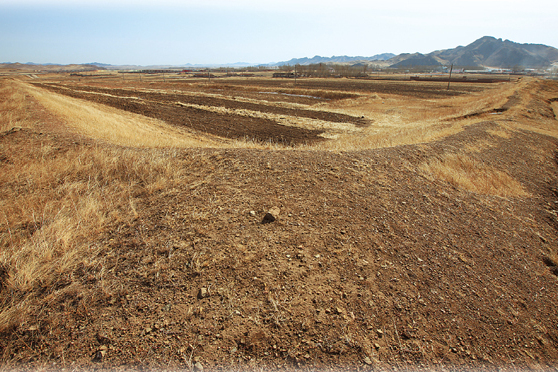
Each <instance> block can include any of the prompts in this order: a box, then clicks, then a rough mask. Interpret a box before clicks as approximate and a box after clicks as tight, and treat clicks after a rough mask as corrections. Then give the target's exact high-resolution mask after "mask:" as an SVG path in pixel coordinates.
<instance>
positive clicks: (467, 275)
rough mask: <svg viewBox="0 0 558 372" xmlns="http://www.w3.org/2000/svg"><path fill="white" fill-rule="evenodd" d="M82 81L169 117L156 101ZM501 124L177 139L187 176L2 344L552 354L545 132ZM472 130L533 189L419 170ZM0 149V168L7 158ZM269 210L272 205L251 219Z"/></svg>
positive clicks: (350, 354)
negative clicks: (238, 142) (426, 134)
mask: <svg viewBox="0 0 558 372" xmlns="http://www.w3.org/2000/svg"><path fill="white" fill-rule="evenodd" d="M545 84H546V85H544V86H545V88H546V89H548V90H549V91H551V92H554V94H556V92H558V87H557V86H556V84H555V83H545ZM318 85H319V84H318ZM313 87H314V88H316V87H315V86H313ZM72 94H74V93H72ZM426 94H427V95H430V94H431V93H430V92H427V93H426ZM83 97H84V98H87V99H93V98H92V96H91V97H90V96H83ZM96 97H98V98H99V101H98V102H102V103H104V104H109V105H113V106H116V107H123V108H125V109H128V110H130V111H133V112H140V113H141V112H145V113H146V114H147V115H150V116H151V115H155V116H156V117H159V118H163V119H165V120H169V122H171V123H172V122H173V120H175V119H173V118H176V117H178V114H175V113H174V111H172V110H173V109H174V108H173V107H170V106H164V107H166V108H165V109H164V110H163V109H162V108H160V109H158V110H160V111H156V107H163V106H162V105H158V106H151V104H150V103H149V102H147V103H142V104H133V103H132V102H130V101H129V100H128V101H125V100H123V99H119V98H114V100H112V98H110V97H108V98H107V97H105V96H96ZM149 97H150V99H154V100H155V99H156V97H155V96H153V95H150V96H149ZM109 98H110V99H109ZM181 99H182V98H181ZM125 102H127V103H125ZM539 103H540V104H545V103H544V102H542V103H541V102H539ZM546 105H550V103H548V102H547V103H546ZM144 106H145V107H148V109H145V111H140V107H144ZM550 107H551V106H550ZM134 110H137V111H134ZM165 110H169V111H165ZM180 110H183V108H180ZM167 113H168V114H167ZM185 113H187V114H188V115H196V113H195V111H182V114H181V115H185ZM32 114H33V115H35V117H36V119H37V120H42V119H43V118H44V115H47V114H46V113H42V112H41V111H39V108H37V110H36V111H34V112H33V113H32ZM158 115H160V116H158ZM165 115H168V116H165ZM195 117H196V120H202V119H203V117H202V116H199V117H198V116H195ZM216 118H217V117H215V118H214V119H216ZM219 119H220V120H221V119H223V118H219ZM236 119H238V118H235V120H232V119H231V121H230V122H227V125H229V126H230V127H231V128H230V130H231V131H233V130H235V129H233V128H232V127H233V126H234V125H236V123H237V120H236ZM51 120H52V118H51ZM271 124H272V123H264V122H259V121H258V122H257V123H255V124H254V125H255V126H256V127H257V128H262V131H268V130H270V129H269V128H271V127H267V126H266V125H271ZM52 125H55V123H53V124H52ZM242 125H245V123H244V122H242ZM246 125H248V124H246ZM498 128H499V126H498V125H497V124H496V123H494V122H491V121H486V122H482V123H479V124H475V125H472V126H469V127H467V128H466V130H464V131H463V132H461V133H459V134H456V135H453V136H451V137H447V138H445V139H444V140H441V141H438V142H434V143H429V144H422V145H409V146H401V147H394V148H387V149H381V150H367V151H359V152H347V153H340V154H334V153H329V152H318V151H298V150H289V151H264V150H249V149H245V150H243V149H228V150H215V149H192V150H183V151H181V152H180V154H179V156H178V158H177V159H176V164H175V166H177V167H185V168H186V169H187V170H189V171H190V174H191V177H190V179H189V180H188V182H186V183H184V184H183V185H181V186H180V187H175V188H173V189H163V190H161V192H159V193H157V194H142V195H136V202H137V210H138V217H137V218H136V219H135V220H134V221H132V222H131V223H127V224H122V223H119V222H117V221H114V222H113V223H111V224H110V226H108V227H107V228H106V229H105V230H104V232H103V233H102V234H100V235H99V237H98V241H97V242H96V244H97V245H99V246H102V247H103V248H102V252H101V253H100V257H102V258H103V267H102V273H101V272H100V270H101V268H100V267H98V266H90V267H88V266H85V265H84V266H81V267H79V268H77V269H76V270H75V271H74V272H71V273H64V274H63V275H61V277H60V280H59V283H58V287H57V289H58V290H60V289H61V288H67V296H65V297H57V298H56V300H55V301H52V302H50V303H48V306H45V307H44V308H42V309H39V310H38V311H37V313H36V314H35V318H34V320H33V322H32V323H29V324H22V325H21V326H19V327H17V328H15V329H12V330H10V331H9V332H6V333H3V334H1V335H0V340H1V341H0V355H2V361H3V363H4V365H5V366H7V367H8V368H15V367H17V368H29V369H38V368H40V369H52V370H61V369H64V370H66V369H67V370H74V369H76V368H85V369H127V368H134V369H145V368H148V369H173V370H176V369H185V368H186V369H189V368H193V365H194V364H195V362H196V361H199V363H201V364H202V365H203V367H204V369H205V370H223V369H224V370H246V369H264V370H276V369H288V370H290V369H297V368H302V369H305V370H307V369H351V370H369V369H392V368H396V369H413V368H450V369H461V368H463V369H465V368H475V369H476V368H486V369H494V370H496V369H499V368H508V369H512V368H516V367H517V368H523V369H541V368H553V369H556V368H558V363H557V361H558V316H557V312H556V303H557V302H558V277H557V272H558V270H557V268H556V262H555V261H553V260H551V259H549V258H548V257H551V256H552V255H555V254H556V253H558V238H557V234H556V233H557V231H556V230H557V228H558V220H557V217H556V216H557V213H558V207H557V203H558V191H557V190H558V178H557V162H556V154H557V149H558V140H556V139H555V138H553V137H549V136H544V135H540V134H536V133H533V132H528V131H517V132H510V138H505V137H502V136H497V135H494V134H492V132H491V131H492V130H494V129H498ZM220 130H221V131H220V132H219V133H223V131H222V129H220ZM250 130H253V129H250ZM293 130H294V129H293ZM282 133H283V136H285V134H284V133H287V132H282ZM289 133H290V132H289ZM297 133H299V134H296V135H294V134H293V138H294V139H292V141H293V142H294V141H297V138H300V137H297V136H302V134H300V133H302V132H297ZM307 135H308V137H307V138H309V140H311V139H314V138H315V137H313V136H314V134H313V133H308V134H307ZM487 139H488V140H490V141H491V143H492V144H493V145H492V146H490V147H487V148H484V149H482V151H478V152H471V153H467V155H468V156H471V157H474V158H477V159H479V160H481V161H483V162H485V163H486V164H487V165H490V166H493V167H495V168H497V169H503V170H505V171H506V172H507V173H508V174H509V175H510V176H512V177H513V178H515V179H516V180H518V181H520V182H521V184H522V185H523V187H524V188H525V190H526V191H527V192H528V193H529V194H530V195H531V196H530V197H526V198H519V197H517V198H502V197H498V196H491V195H481V194H477V193H473V192H467V191H465V190H463V189H460V188H458V187H454V186H451V185H449V184H448V183H446V182H443V181H439V180H432V179H431V178H430V177H428V176H427V175H425V174H424V173H423V172H421V171H420V170H419V168H418V166H419V165H420V164H422V163H423V162H424V161H425V160H427V159H432V158H436V157H440V156H442V155H443V154H452V153H459V154H463V153H464V152H466V150H465V149H466V148H467V146H468V145H471V144H475V143H477V142H478V141H479V140H487ZM6 141H10V143H12V144H13V143H20V144H21V148H22V151H31V149H33V148H34V146H39V145H40V144H44V143H50V144H52V145H53V146H54V145H56V146H58V147H59V148H60V149H61V151H64V149H67V148H69V147H71V146H85V145H87V142H79V141H78V142H76V140H75V138H71V137H68V136H67V135H64V134H60V133H58V134H53V133H52V132H45V133H36V132H33V131H32V130H22V131H14V132H10V133H4V135H2V136H0V144H2V143H5V142H6ZM1 155H2V157H0V158H1V159H4V160H1V162H0V167H1V166H2V165H1V164H2V162H8V161H10V158H11V157H13V156H18V154H1ZM0 187H2V186H0ZM2 189H3V192H7V191H6V189H5V188H4V187H2ZM272 207H278V208H280V213H279V215H278V216H277V219H276V220H275V221H274V222H271V223H266V224H262V223H261V221H262V219H263V217H264V215H265V213H266V212H267V211H268V210H270V209H271V208H272ZM251 212H254V213H251ZM100 276H102V280H101V279H99V278H100ZM2 296H9V294H8V293H4V292H3V293H2ZM45 296H48V293H45ZM5 298H6V297H5Z"/></svg>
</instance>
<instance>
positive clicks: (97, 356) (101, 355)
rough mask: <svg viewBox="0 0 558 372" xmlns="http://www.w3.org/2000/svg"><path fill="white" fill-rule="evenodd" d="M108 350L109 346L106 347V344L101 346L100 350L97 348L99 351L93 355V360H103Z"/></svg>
mask: <svg viewBox="0 0 558 372" xmlns="http://www.w3.org/2000/svg"><path fill="white" fill-rule="evenodd" d="M107 350H108V347H106V346H105V345H103V346H101V347H100V348H99V350H97V352H96V353H95V356H94V357H93V361H94V362H100V361H102V360H103V358H104V357H105V355H106V354H107Z"/></svg>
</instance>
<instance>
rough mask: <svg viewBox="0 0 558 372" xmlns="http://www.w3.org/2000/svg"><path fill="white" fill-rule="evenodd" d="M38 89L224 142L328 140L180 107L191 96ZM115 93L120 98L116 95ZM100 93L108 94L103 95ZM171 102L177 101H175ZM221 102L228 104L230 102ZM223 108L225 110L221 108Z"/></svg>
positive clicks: (263, 122) (278, 126)
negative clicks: (136, 97) (238, 140)
mask: <svg viewBox="0 0 558 372" xmlns="http://www.w3.org/2000/svg"><path fill="white" fill-rule="evenodd" d="M37 86H38V87H40V88H46V89H48V90H50V91H52V92H55V93H59V94H62V95H67V96H70V97H73V98H78V99H82V100H88V101H92V102H96V103H99V104H103V105H108V106H112V107H115V108H117V109H120V110H125V111H128V112H132V113H135V114H140V115H144V116H147V117H151V118H154V119H158V120H162V121H164V122H165V123H167V124H170V125H173V126H178V127H183V128H189V129H193V130H195V131H199V132H202V133H207V134H210V135H214V136H219V137H222V138H230V139H242V140H249V141H256V142H263V143H268V142H272V143H279V144H284V145H288V146H291V145H297V144H311V143H315V142H320V141H323V140H324V137H323V136H322V134H323V133H324V130H323V129H320V130H317V129H305V128H298V127H291V126H286V125H281V124H279V123H277V121H275V120H271V119H267V118H260V117H251V116H242V115H234V114H231V113H230V112H226V113H220V112H213V111H209V110H207V109H201V108H199V107H185V106H182V105H180V106H179V105H177V104H176V102H177V100H176V99H177V98H184V97H187V96H177V95H170V97H167V96H166V95H163V94H145V93H141V92H130V91H126V90H120V89H114V90H112V89H96V91H94V92H90V93H83V92H77V91H74V90H72V89H67V88H61V87H57V86H53V85H50V84H49V85H44V84H37ZM113 92H114V93H116V94H112V93H113ZM98 93H105V94H103V95H100V94H98ZM118 93H120V94H118ZM136 93H137V95H138V96H139V97H138V98H141V99H126V98H122V96H125V97H131V96H132V95H133V94H134V95H135V94H136ZM171 98H174V100H173V99H171ZM203 99H204V98H203V97H202V99H201V100H200V101H199V102H200V104H201V103H203V102H205V103H207V99H206V100H205V101H204V100H203ZM218 101H219V102H224V101H226V100H218ZM189 103H195V102H189ZM203 106H207V105H203ZM218 107H219V106H218ZM221 107H223V106H222V105H221ZM240 107H241V106H240ZM231 108H234V107H231ZM277 109H281V108H277ZM297 111H298V110H297ZM290 112H292V111H290ZM330 115H331V116H330V117H331V118H339V115H337V114H330Z"/></svg>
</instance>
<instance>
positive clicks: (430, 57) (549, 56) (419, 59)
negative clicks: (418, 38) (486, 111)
mask: <svg viewBox="0 0 558 372" xmlns="http://www.w3.org/2000/svg"><path fill="white" fill-rule="evenodd" d="M387 62H388V63H389V65H390V67H395V68H400V67H409V66H437V65H450V64H453V65H455V66H475V67H497V68H512V67H514V66H521V67H526V68H540V67H548V66H550V65H552V64H553V63H557V62H558V49H556V48H553V47H550V46H546V45H542V44H519V43H515V42H513V41H509V40H504V41H502V39H496V38H494V37H491V36H484V37H482V38H480V39H478V40H476V41H474V42H472V43H471V44H469V45H467V46H458V47H457V48H453V49H445V50H437V51H434V52H431V53H428V54H420V53H414V54H400V55H398V56H396V57H394V58H391V59H390V60H388V61H387Z"/></svg>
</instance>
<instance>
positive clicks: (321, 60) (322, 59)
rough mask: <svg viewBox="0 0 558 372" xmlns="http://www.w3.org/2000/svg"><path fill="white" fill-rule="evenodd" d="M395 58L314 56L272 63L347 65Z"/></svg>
mask: <svg viewBox="0 0 558 372" xmlns="http://www.w3.org/2000/svg"><path fill="white" fill-rule="evenodd" d="M393 57H395V54H393V53H383V54H376V55H375V56H372V57H360V56H359V57H349V56H333V57H321V56H314V57H312V58H307V57H305V58H293V59H291V60H289V61H286V62H277V63H271V64H270V65H272V66H283V65H291V66H294V65H312V64H318V63H347V62H361V61H369V62H372V61H387V60H388V59H390V58H393Z"/></svg>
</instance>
